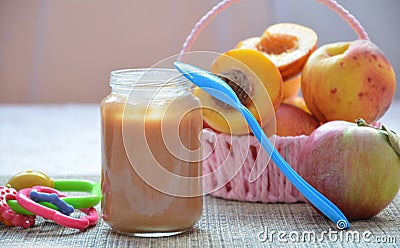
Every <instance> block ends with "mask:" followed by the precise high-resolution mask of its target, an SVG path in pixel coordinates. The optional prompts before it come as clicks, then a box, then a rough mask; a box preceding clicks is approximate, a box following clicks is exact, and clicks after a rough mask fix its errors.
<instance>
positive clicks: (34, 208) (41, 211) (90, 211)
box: [16, 186, 99, 230]
mask: <svg viewBox="0 0 400 248" xmlns="http://www.w3.org/2000/svg"><path fill="white" fill-rule="evenodd" d="M33 189H35V190H37V191H38V192H44V193H50V194H51V193H55V194H57V195H58V196H59V197H66V195H65V194H63V193H62V192H60V191H58V190H56V189H53V188H49V187H45V186H34V187H33V188H27V189H22V190H20V191H18V193H17V196H16V198H17V201H18V203H19V204H20V205H21V206H22V207H23V208H25V209H26V210H28V211H30V212H32V213H33V214H35V215H39V216H42V217H43V218H46V219H49V220H53V221H54V222H56V223H57V224H59V225H62V226H65V227H70V228H75V229H80V230H82V229H86V228H88V227H89V226H94V225H95V224H96V223H97V221H98V219H99V215H98V213H97V211H96V209H95V208H93V207H92V208H85V209H79V210H80V211H82V212H83V213H85V214H87V216H83V217H81V218H79V219H76V218H72V217H70V216H67V215H64V214H62V213H60V212H58V211H57V210H54V209H50V208H47V207H45V206H42V205H40V204H38V203H36V202H35V201H33V200H32V199H30V197H29V193H30V192H31V191H32V190H33Z"/></svg>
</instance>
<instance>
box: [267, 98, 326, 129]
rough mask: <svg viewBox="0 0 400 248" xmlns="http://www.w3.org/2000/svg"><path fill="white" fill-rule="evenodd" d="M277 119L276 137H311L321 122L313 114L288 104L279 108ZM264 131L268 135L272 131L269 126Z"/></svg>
mask: <svg viewBox="0 0 400 248" xmlns="http://www.w3.org/2000/svg"><path fill="white" fill-rule="evenodd" d="M275 117H276V123H275V126H276V135H279V136H298V135H309V134H311V133H312V132H313V131H314V130H315V129H316V128H317V127H319V125H320V123H319V121H318V120H317V119H316V118H315V117H314V116H312V115H311V114H308V113H307V112H305V111H304V110H302V109H301V108H298V107H296V106H293V105H289V104H286V103H282V104H281V105H280V106H279V108H278V110H277V111H276V113H275ZM264 131H265V132H266V134H267V135H268V134H269V132H270V131H271V130H270V129H269V127H268V125H267V128H266V129H264Z"/></svg>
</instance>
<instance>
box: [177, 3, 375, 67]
mask: <svg viewBox="0 0 400 248" xmlns="http://www.w3.org/2000/svg"><path fill="white" fill-rule="evenodd" d="M238 1H239V0H223V1H221V2H220V3H218V4H217V5H215V6H214V7H213V8H212V9H211V10H210V11H208V12H207V13H206V14H205V15H204V16H203V17H202V18H201V19H200V20H199V21H198V22H197V23H196V25H195V26H194V28H193V29H192V31H191V32H190V34H189V36H188V37H187V38H186V40H185V42H184V43H183V46H182V50H181V51H180V53H179V57H178V60H179V61H180V60H181V58H182V56H183V54H184V53H186V52H188V51H190V49H191V48H192V46H193V44H194V42H195V41H196V39H197V37H198V36H199V34H200V33H201V32H202V31H203V30H204V28H205V27H206V26H207V25H208V24H209V23H210V22H211V21H212V20H213V19H214V18H215V17H216V16H217V15H218V14H219V13H221V12H222V11H224V10H225V9H227V8H228V7H229V6H231V5H232V4H234V3H235V2H238ZM315 1H317V2H319V3H322V4H324V5H326V6H327V7H329V8H330V9H331V10H333V11H335V12H336V13H337V14H338V15H339V16H340V17H341V18H342V19H343V20H345V21H346V22H347V23H348V24H349V26H350V27H351V28H352V29H353V30H354V32H355V33H356V34H357V36H358V38H359V39H362V40H369V37H368V34H367V32H366V31H365V29H364V28H363V27H362V26H361V24H360V22H359V21H358V20H357V19H356V18H355V17H354V16H353V15H352V14H350V12H349V11H347V10H346V9H345V8H344V7H343V6H341V5H340V4H338V3H337V2H336V1H335V0H315Z"/></svg>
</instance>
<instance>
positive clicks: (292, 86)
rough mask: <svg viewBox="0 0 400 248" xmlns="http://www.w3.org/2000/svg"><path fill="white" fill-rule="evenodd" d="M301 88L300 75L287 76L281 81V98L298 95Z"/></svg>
mask: <svg viewBox="0 0 400 248" xmlns="http://www.w3.org/2000/svg"><path fill="white" fill-rule="evenodd" d="M300 88H301V75H300V74H299V75H297V76H294V77H292V78H289V79H288V80H286V81H283V96H282V99H286V98H290V97H294V96H298V95H299V92H300Z"/></svg>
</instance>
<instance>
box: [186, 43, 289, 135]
mask: <svg viewBox="0 0 400 248" xmlns="http://www.w3.org/2000/svg"><path fill="white" fill-rule="evenodd" d="M211 72H212V73H214V74H216V75H218V76H219V77H220V78H222V79H223V80H224V81H225V82H226V83H228V84H229V86H230V87H231V88H232V89H233V90H234V91H235V93H236V94H237V95H238V97H239V99H240V101H241V103H242V104H243V105H244V106H246V107H247V108H248V109H249V110H250V112H251V113H252V114H253V115H254V116H255V117H256V119H257V120H258V121H259V122H260V124H261V126H265V125H266V124H267V123H268V122H269V121H270V120H271V119H273V118H274V111H275V110H276V109H277V108H278V106H279V105H280V104H281V101H282V88H283V85H282V78H281V75H280V73H279V70H278V69H277V68H276V66H275V65H274V64H273V63H272V62H271V61H270V60H269V59H268V58H267V57H265V56H264V55H263V54H261V53H260V52H258V51H255V50H250V49H233V50H230V51H227V52H225V53H224V54H222V55H220V56H219V57H218V58H217V59H216V60H215V61H214V62H213V64H212V65H211ZM194 94H195V95H196V96H197V97H199V98H200V100H201V102H202V106H203V118H204V121H205V122H206V123H207V125H208V126H209V127H211V128H212V129H214V130H216V131H218V132H223V133H231V134H234V135H242V134H249V133H250V132H251V130H250V129H249V127H248V126H247V123H246V121H245V119H244V118H243V117H242V115H241V114H240V113H239V112H238V111H237V110H235V109H233V108H232V107H230V106H229V105H227V104H225V103H222V102H221V101H219V100H217V99H215V98H214V97H212V96H211V95H209V94H208V93H206V92H205V91H203V90H202V89H200V88H195V89H194Z"/></svg>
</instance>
